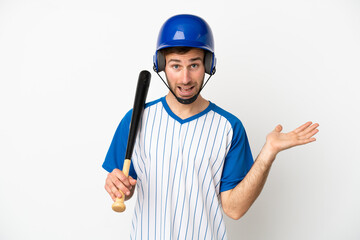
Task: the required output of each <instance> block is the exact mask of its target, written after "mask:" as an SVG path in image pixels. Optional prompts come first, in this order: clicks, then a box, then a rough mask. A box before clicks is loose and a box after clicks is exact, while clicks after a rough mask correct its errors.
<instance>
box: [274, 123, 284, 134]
mask: <svg viewBox="0 0 360 240" xmlns="http://www.w3.org/2000/svg"><path fill="white" fill-rule="evenodd" d="M282 129H283V127H282V126H281V125H280V124H279V125H277V126H276V127H275V129H274V131H275V132H281V131H282Z"/></svg>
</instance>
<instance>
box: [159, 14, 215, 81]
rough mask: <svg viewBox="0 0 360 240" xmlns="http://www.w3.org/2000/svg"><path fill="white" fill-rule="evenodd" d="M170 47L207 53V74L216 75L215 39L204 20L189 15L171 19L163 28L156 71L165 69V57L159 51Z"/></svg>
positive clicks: (160, 34) (205, 61)
mask: <svg viewBox="0 0 360 240" xmlns="http://www.w3.org/2000/svg"><path fill="white" fill-rule="evenodd" d="M169 47H194V48H200V49H204V50H206V51H205V59H204V64H205V72H206V73H208V74H210V75H213V74H214V73H215V65H216V58H215V54H214V38H213V34H212V31H211V29H210V26H209V25H208V24H207V22H205V20H204V19H202V18H200V17H197V16H194V15H188V14H181V15H176V16H173V17H171V18H169V19H168V20H167V21H166V22H165V23H164V24H163V26H162V27H161V29H160V32H159V37H158V40H157V45H156V52H155V55H154V59H153V61H154V70H155V71H156V72H161V71H163V70H164V69H165V57H164V56H163V55H162V54H161V52H160V51H159V50H161V49H164V48H169Z"/></svg>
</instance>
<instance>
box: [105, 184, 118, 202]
mask: <svg viewBox="0 0 360 240" xmlns="http://www.w3.org/2000/svg"><path fill="white" fill-rule="evenodd" d="M105 190H106V191H107V192H108V193H109V195H110V197H111V199H112V200H113V201H115V200H116V197H115V195H114V194H113V193H112V191H111V189H110V188H109V187H108V185H105Z"/></svg>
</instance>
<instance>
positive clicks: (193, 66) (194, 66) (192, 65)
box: [191, 63, 199, 68]
mask: <svg viewBox="0 0 360 240" xmlns="http://www.w3.org/2000/svg"><path fill="white" fill-rule="evenodd" d="M198 66H199V64H196V63H194V64H191V68H197V67H198Z"/></svg>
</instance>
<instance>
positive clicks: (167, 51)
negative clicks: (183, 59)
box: [159, 47, 205, 61]
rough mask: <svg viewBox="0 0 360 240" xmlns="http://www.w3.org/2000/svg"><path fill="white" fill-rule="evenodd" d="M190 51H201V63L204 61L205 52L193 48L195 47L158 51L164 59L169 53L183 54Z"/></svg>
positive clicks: (170, 48)
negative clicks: (202, 53) (202, 56)
mask: <svg viewBox="0 0 360 240" xmlns="http://www.w3.org/2000/svg"><path fill="white" fill-rule="evenodd" d="M192 49H199V50H202V51H203V52H204V59H203V61H205V50H204V49H201V48H195V47H169V48H163V49H160V50H159V51H160V53H161V54H162V55H163V56H164V57H165V58H166V56H167V55H168V54H171V53H177V54H185V53H187V52H189V51H191V50H192Z"/></svg>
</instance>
